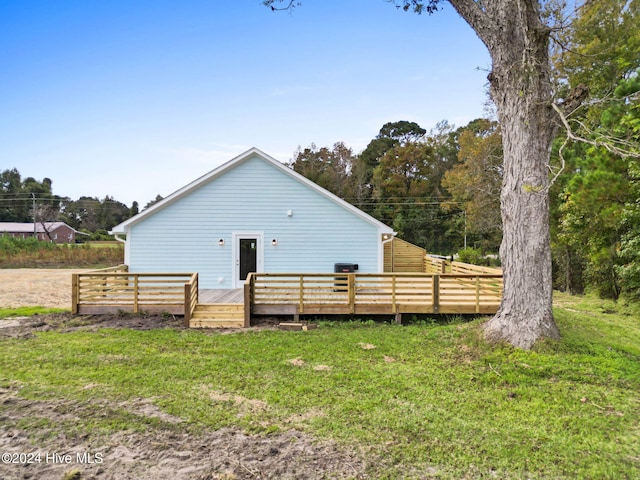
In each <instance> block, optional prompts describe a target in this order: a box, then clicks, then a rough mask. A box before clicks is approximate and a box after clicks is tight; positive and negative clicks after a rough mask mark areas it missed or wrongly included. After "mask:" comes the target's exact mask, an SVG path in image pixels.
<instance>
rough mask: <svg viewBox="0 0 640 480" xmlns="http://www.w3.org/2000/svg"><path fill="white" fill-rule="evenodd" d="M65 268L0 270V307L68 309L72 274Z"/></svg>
mask: <svg viewBox="0 0 640 480" xmlns="http://www.w3.org/2000/svg"><path fill="white" fill-rule="evenodd" d="M84 271H86V270H80V269H65V268H56V269H53V268H11V269H0V306H3V307H7V308H16V307H34V306H39V307H49V308H68V309H71V274H72V273H78V272H84Z"/></svg>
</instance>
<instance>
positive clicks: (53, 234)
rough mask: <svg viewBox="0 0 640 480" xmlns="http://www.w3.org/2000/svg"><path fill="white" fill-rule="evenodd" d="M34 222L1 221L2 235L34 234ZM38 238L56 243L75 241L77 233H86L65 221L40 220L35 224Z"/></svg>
mask: <svg viewBox="0 0 640 480" xmlns="http://www.w3.org/2000/svg"><path fill="white" fill-rule="evenodd" d="M33 231H34V224H33V223H15V222H0V235H8V236H11V237H17V238H29V237H33V236H34V232H33ZM35 233H36V236H37V238H38V240H43V241H47V242H55V243H75V242H76V235H86V233H82V232H78V231H77V230H75V229H73V228H71V227H70V226H69V225H67V224H66V223H64V222H38V223H36V224H35Z"/></svg>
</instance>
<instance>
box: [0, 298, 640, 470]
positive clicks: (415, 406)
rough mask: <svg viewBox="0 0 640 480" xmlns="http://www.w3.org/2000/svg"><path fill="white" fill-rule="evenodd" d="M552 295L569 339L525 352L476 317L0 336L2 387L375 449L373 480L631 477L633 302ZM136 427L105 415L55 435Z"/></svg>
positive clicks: (635, 435)
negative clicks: (487, 332) (496, 338)
mask: <svg viewBox="0 0 640 480" xmlns="http://www.w3.org/2000/svg"><path fill="white" fill-rule="evenodd" d="M556 301H557V302H556V303H557V304H558V305H559V306H558V308H556V310H555V314H556V319H557V322H558V324H559V326H560V329H561V331H562V333H563V338H562V340H561V341H559V342H545V343H543V344H541V345H538V347H537V348H536V349H534V350H532V351H529V352H525V351H520V350H515V349H513V348H510V347H508V346H505V345H497V346H488V345H486V344H485V343H484V342H483V341H482V340H481V335H480V320H476V321H473V322H470V323H455V322H453V323H451V324H447V325H437V324H436V325H434V324H427V323H425V322H419V323H417V324H413V325H409V326H405V327H399V326H397V325H392V324H380V323H374V322H364V323H358V322H344V323H324V324H322V325H321V328H319V329H316V330H311V331H308V332H280V331H267V330H265V331H258V332H244V333H240V334H236V335H220V334H216V333H213V334H212V333H210V332H201V331H195V330H172V329H166V330H154V331H134V330H100V331H98V332H96V333H89V332H73V333H64V334H62V333H57V332H44V333H39V334H37V336H36V337H34V338H29V339H21V340H3V341H1V342H0V351H2V355H0V386H2V385H3V384H10V383H13V382H19V383H20V384H21V385H22V386H23V388H22V390H21V395H23V396H25V397H27V398H33V399H42V398H47V397H50V398H67V399H70V400H72V401H74V402H78V401H79V402H86V403H87V404H89V403H90V402H96V403H99V402H101V401H102V400H104V399H109V400H114V401H124V400H128V399H136V398H141V397H142V398H152V399H154V403H155V404H156V405H157V406H158V407H160V408H162V409H163V410H165V411H166V412H167V413H169V414H171V415H175V416H179V417H181V418H183V419H185V420H186V421H187V426H186V427H184V428H195V429H199V428H220V427H224V426H231V425H237V426H240V427H242V428H244V429H246V430H248V431H251V432H257V433H261V434H265V435H267V434H270V433H272V432H277V431H282V430H288V429H292V428H296V429H299V430H303V431H306V432H309V433H312V434H314V435H316V436H318V437H321V438H329V439H333V440H335V441H338V442H344V443H345V444H348V445H355V446H360V447H362V448H363V449H364V450H365V451H368V452H370V453H371V454H373V455H376V456H378V457H379V458H380V459H381V460H380V462H378V463H377V464H376V466H374V467H372V469H373V470H372V471H371V472H369V473H370V478H389V479H391V478H414V476H415V478H424V472H425V471H429V472H432V474H433V476H434V477H435V478H514V479H525V478H526V479H537V478H541V479H542V478H545V479H546V478H594V479H595V478H597V479H624V478H629V479H631V478H637V477H638V473H639V472H640V423H639V418H640V396H639V395H638V391H640V324H639V322H638V318H639V316H638V315H637V313H638V311H637V306H631V305H629V306H624V305H616V304H612V305H608V304H603V303H602V302H601V301H598V300H595V299H590V298H586V299H585V298H571V297H568V296H565V295H558V297H557V299H556ZM87 386H90V387H91V388H87ZM143 422H144V420H142V419H140V417H136V416H131V415H130V416H127V415H126V414H124V413H122V412H120V413H117V412H114V414H113V415H109V416H108V417H106V418H104V417H91V418H90V419H87V420H86V421H85V423H82V422H81V423H78V421H75V420H74V422H73V424H65V423H64V422H62V423H61V424H60V426H59V428H67V429H69V430H71V431H72V432H73V433H74V434H78V435H80V434H83V433H84V434H88V433H91V432H93V433H95V432H103V433H108V432H111V431H118V430H122V429H130V430H138V429H142V428H144V424H143ZM427 469H428V470H427Z"/></svg>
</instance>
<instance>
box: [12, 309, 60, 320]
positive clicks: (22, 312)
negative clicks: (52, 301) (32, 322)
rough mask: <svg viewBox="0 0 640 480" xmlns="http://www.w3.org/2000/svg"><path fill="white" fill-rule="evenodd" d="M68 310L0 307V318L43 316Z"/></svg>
mask: <svg viewBox="0 0 640 480" xmlns="http://www.w3.org/2000/svg"><path fill="white" fill-rule="evenodd" d="M68 311H69V309H64V308H49V307H16V308H4V307H0V318H9V317H31V316H33V315H45V314H48V313H62V312H68Z"/></svg>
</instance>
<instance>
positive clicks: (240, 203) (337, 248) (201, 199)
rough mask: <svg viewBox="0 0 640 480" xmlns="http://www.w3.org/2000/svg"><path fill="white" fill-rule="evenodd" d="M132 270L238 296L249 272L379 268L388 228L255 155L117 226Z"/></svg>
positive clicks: (237, 160)
mask: <svg viewBox="0 0 640 480" xmlns="http://www.w3.org/2000/svg"><path fill="white" fill-rule="evenodd" d="M112 233H114V234H116V235H126V245H125V263H126V264H127V265H128V266H129V271H130V272H149V273H158V272H198V274H199V283H200V288H239V287H241V286H242V284H243V283H244V280H245V279H246V277H247V274H248V273H249V272H274V273H275V272H277V273H294V272H295V273H310V272H313V273H330V272H333V271H334V266H335V264H336V263H351V264H357V265H358V267H359V268H358V271H359V272H363V273H379V272H382V271H383V269H384V258H383V256H384V255H383V246H384V243H385V242H387V241H390V240H391V239H392V238H393V235H394V232H393V230H392V229H391V228H390V227H388V226H386V225H384V224H382V223H380V222H379V221H378V220H376V219H374V218H373V217H371V216H369V215H367V214H366V213H364V212H362V211H361V210H359V209H357V208H356V207H354V206H352V205H350V204H349V203H347V202H345V201H344V200H342V199H340V198H338V197H337V196H335V195H333V194H332V193H330V192H328V191H327V190H325V189H323V188H321V187H320V186H318V185H316V184H315V183H313V182H311V181H310V180H308V179H306V178H305V177H303V176H302V175H300V174H298V173H296V172H295V171H293V170H292V169H291V168H289V167H287V166H285V165H283V164H282V163H280V162H278V161H277V160H275V159H273V158H272V157H270V156H269V155H266V154H265V153H263V152H262V151H260V150H258V149H255V148H253V149H251V150H248V151H247V152H245V153H243V154H241V155H239V156H238V157H236V158H234V159H232V160H230V161H229V162H227V163H225V164H224V165H222V166H220V167H218V168H216V169H215V170H213V171H211V172H209V173H207V174H206V175H204V176H202V177H200V178H199V179H197V180H195V181H194V182H192V183H190V184H189V185H187V186H185V187H183V188H181V189H180V190H178V191H176V192H175V193H173V194H172V195H170V196H168V197H167V198H165V199H164V200H162V201H160V202H158V203H156V204H155V205H153V206H151V207H150V208H148V209H146V210H144V211H142V212H141V213H139V214H138V215H136V216H135V217H132V218H130V219H129V220H127V221H125V222H123V223H121V224H120V225H117V226H116V227H114V228H113V230H112Z"/></svg>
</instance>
